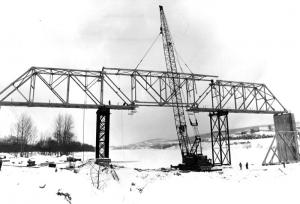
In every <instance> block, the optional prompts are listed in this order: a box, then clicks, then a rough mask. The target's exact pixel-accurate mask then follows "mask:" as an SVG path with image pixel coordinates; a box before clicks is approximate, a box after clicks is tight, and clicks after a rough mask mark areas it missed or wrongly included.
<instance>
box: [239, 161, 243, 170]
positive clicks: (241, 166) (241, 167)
mask: <svg viewBox="0 0 300 204" xmlns="http://www.w3.org/2000/svg"><path fill="white" fill-rule="evenodd" d="M239 166H240V170H242V169H243V165H242V163H241V162H240V164H239Z"/></svg>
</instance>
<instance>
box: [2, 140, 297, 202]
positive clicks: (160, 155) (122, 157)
mask: <svg viewBox="0 0 300 204" xmlns="http://www.w3.org/2000/svg"><path fill="white" fill-rule="evenodd" d="M270 143H271V138H267V139H256V140H249V141H247V140H234V141H231V150H232V151H231V153H232V163H233V164H232V166H230V167H223V170H222V171H216V172H180V171H177V170H173V171H167V172H165V171H162V170H159V169H158V168H161V167H165V168H168V167H169V166H170V164H173V165H174V164H178V163H180V160H181V158H180V152H179V150H178V149H174V148H171V149H164V150H152V149H139V150H113V151H111V158H112V159H113V161H114V162H113V163H114V164H115V165H117V166H116V167H115V171H116V173H117V174H118V176H119V178H120V180H119V181H116V180H114V179H113V178H112V177H111V176H110V175H107V179H106V182H105V185H103V187H102V188H101V189H100V190H99V189H97V188H95V187H94V186H93V185H92V182H91V177H90V166H89V165H86V166H84V167H82V168H80V169H79V171H78V173H75V172H74V170H67V169H66V167H68V166H69V162H64V161H65V160H66V157H54V156H52V157H51V156H41V155H33V156H32V157H31V159H32V160H34V161H36V163H37V164H38V165H37V166H38V168H34V167H31V168H29V167H25V166H26V164H27V160H28V159H25V158H19V157H14V156H13V155H10V154H5V155H6V158H7V160H9V161H6V162H4V164H3V165H4V166H3V167H2V171H1V172H0V195H1V196H0V203H1V204H2V203H5V204H6V203H7V204H10V203H31V204H35V203H36V204H38V203H45V204H47V203H51V204H53V203H57V204H60V203H62V204H68V203H72V204H77V203H100V202H101V203H133V204H134V203H151V204H153V203H188V202H191V203H204V202H210V203H221V202H222V203H252V204H253V203H283V202H284V203H287V202H289V201H291V202H292V201H293V202H295V201H297V200H298V197H297V195H298V194H297V191H298V189H297V186H298V185H297V184H298V181H299V180H300V174H299V173H298V172H299V171H300V164H298V163H294V164H288V165H286V168H284V167H283V166H282V165H279V166H278V165H277V166H275V165H274V166H261V162H262V160H263V158H264V156H265V154H266V152H267V148H268V147H269V145H270ZM209 147H210V146H209V144H203V148H204V149H205V152H209V151H210V148H209ZM0 155H4V154H2V153H1V154H0ZM74 156H75V157H81V156H82V153H77V154H75V155H74ZM93 156H94V153H85V159H87V158H92V157H93ZM47 161H48V162H55V163H58V166H57V171H56V169H55V168H49V167H48V166H45V165H44V166H42V167H39V164H43V163H45V162H47ZM13 162H14V163H13ZM239 162H242V163H243V165H244V164H245V163H246V162H249V169H248V170H246V169H244V168H243V170H240V169H239V166H238V163H239ZM79 164H80V162H76V165H77V166H78V165H79ZM135 168H140V169H135ZM57 192H63V193H69V194H70V196H71V200H70V201H68V200H67V199H66V198H65V197H64V196H59V195H57Z"/></svg>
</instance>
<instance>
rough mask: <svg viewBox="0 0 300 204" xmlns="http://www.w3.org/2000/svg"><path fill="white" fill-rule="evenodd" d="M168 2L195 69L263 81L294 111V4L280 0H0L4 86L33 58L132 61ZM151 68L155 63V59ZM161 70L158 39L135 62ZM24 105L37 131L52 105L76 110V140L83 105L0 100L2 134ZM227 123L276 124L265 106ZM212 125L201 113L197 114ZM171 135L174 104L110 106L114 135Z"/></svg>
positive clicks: (50, 119)
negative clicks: (130, 108) (131, 108)
mask: <svg viewBox="0 0 300 204" xmlns="http://www.w3.org/2000/svg"><path fill="white" fill-rule="evenodd" d="M159 4H162V5H163V6H164V9H165V13H166V16H167V20H168V23H169V26H170V30H171V32H172V35H173V38H174V41H175V44H176V48H177V50H178V52H179V53H180V55H181V56H182V58H183V59H184V60H185V62H186V63H187V64H188V65H189V67H190V68H191V69H192V71H193V72H195V73H203V74H212V75H218V76H219V78H220V79H226V80H237V81H253V82H261V83H265V84H266V85H267V86H268V87H269V88H270V89H271V91H272V92H273V93H274V94H275V95H276V96H277V98H278V99H279V100H280V101H281V102H282V104H283V105H284V106H285V107H286V108H287V109H288V110H290V111H292V112H293V113H295V116H296V120H297V119H298V116H299V117H300V107H299V105H298V104H299V102H298V101H299V93H298V87H299V79H298V78H299V71H298V70H299V65H300V61H299V54H300V12H299V10H300V4H299V3H298V1H287V0H285V1H283V0H282V1H276V0H272V1H271V0H270V1H269V0H252V1H244V0H227V1H224V0H211V1H206V0H181V1H179V0H177V1H176V0H172V1H154V0H152V1H150V0H126V1H124V0H84V1H79V0H78V1H77V0H49V1H48V0H47V1H46V0H44V1H41V0H26V1H22V0H18V1H17V0H10V1H4V0H0V26H1V32H0V56H1V57H0V69H1V74H0V89H2V88H4V87H5V86H6V85H7V84H8V83H9V82H11V81H13V80H14V79H16V78H17V77H18V76H19V75H21V74H22V73H23V72H24V71H25V70H26V69H28V68H29V67H31V66H51V67H67V68H83V69H85V68H89V69H100V68H101V67H102V66H109V67H114V66H116V67H127V68H134V67H135V66H136V64H137V63H138V61H139V60H140V59H141V57H142V54H143V53H144V52H145V51H146V49H147V48H148V47H149V45H150V43H151V42H152V41H153V39H154V38H155V37H156V36H157V34H158V33H159V26H160V19H159V10H158V5H159ZM153 67H154V68H153ZM140 68H141V69H142V68H144V69H147V68H153V69H157V70H166V68H165V63H164V57H163V50H162V44H161V40H160V41H158V42H157V43H156V44H155V46H154V48H153V50H152V51H151V53H150V54H149V56H148V57H147V58H146V59H145V61H144V62H143V64H142V65H141V67H140ZM22 112H27V113H29V114H30V115H31V116H32V118H33V120H34V122H35V124H36V126H37V128H38V130H39V133H40V134H41V133H44V134H51V132H52V131H53V123H54V119H55V116H56V115H57V114H58V113H70V114H72V115H73V116H74V119H75V134H76V136H77V139H78V140H79V141H82V118H83V114H82V110H78V109H77V110H74V109H72V110H64V109H45V108H14V107H2V108H1V109H0V124H1V128H0V137H2V136H5V135H7V134H9V133H10V129H11V127H12V124H13V123H14V122H15V121H16V117H17V116H18V115H20V114H21V113H22ZM229 117H230V124H229V126H230V127H231V128H235V127H241V126H248V125H257V124H268V123H272V122H273V120H272V116H271V115H267V116H266V115H237V114H232V115H229ZM199 123H200V124H201V125H200V132H208V130H209V126H208V125H209V118H208V116H207V113H202V114H200V116H199ZM85 130H86V131H85V142H88V143H90V144H94V141H95V110H88V111H87V112H86V123H85ZM152 138H169V139H175V138H176V133H175V127H174V119H173V114H172V110H171V109H166V108H157V109H149V108H139V109H138V112H137V113H136V114H135V115H133V116H129V115H128V112H127V111H113V112H112V115H111V144H112V145H121V144H127V143H132V142H135V141H141V140H145V139H152Z"/></svg>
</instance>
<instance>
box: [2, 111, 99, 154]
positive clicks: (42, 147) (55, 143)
mask: <svg viewBox="0 0 300 204" xmlns="http://www.w3.org/2000/svg"><path fill="white" fill-rule="evenodd" d="M54 124H55V126H54V130H53V132H52V135H50V136H47V137H42V136H41V137H40V138H39V139H38V140H37V128H36V127H35V125H34V123H33V120H32V118H31V117H30V116H29V115H27V114H25V113H23V114H21V115H20V117H19V118H18V119H17V122H16V123H15V124H14V126H13V133H12V134H11V135H10V136H7V137H5V138H3V139H1V140H0V152H9V153H12V152H15V153H17V152H20V155H21V156H26V155H27V154H28V153H29V152H40V153H42V154H53V153H54V154H58V155H62V154H69V153H70V152H79V151H94V147H93V146H92V145H88V144H82V143H80V142H78V141H75V135H74V133H73V129H74V120H73V118H72V116H71V115H69V114H65V115H62V114H59V115H58V116H57V117H56V119H55V123H54Z"/></svg>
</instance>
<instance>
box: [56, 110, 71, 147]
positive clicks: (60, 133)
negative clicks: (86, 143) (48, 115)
mask: <svg viewBox="0 0 300 204" xmlns="http://www.w3.org/2000/svg"><path fill="white" fill-rule="evenodd" d="M73 128H74V121H73V118H72V116H71V115H69V114H66V115H64V116H63V115H61V114H59V115H58V116H57V118H56V120H55V130H54V133H53V135H54V138H55V139H56V141H57V143H58V144H69V143H70V142H71V141H72V140H73V138H74V133H73Z"/></svg>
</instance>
